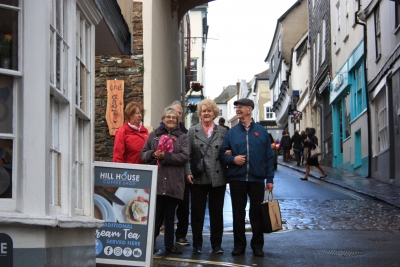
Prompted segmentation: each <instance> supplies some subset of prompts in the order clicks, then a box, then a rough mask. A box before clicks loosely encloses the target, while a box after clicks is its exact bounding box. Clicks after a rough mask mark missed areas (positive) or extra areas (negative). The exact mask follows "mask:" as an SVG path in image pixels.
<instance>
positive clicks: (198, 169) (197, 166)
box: [190, 135, 214, 175]
mask: <svg viewBox="0 0 400 267" xmlns="http://www.w3.org/2000/svg"><path fill="white" fill-rule="evenodd" d="M213 136H214V135H212V136H211V137H210V142H208V144H207V148H206V151H205V152H204V154H203V155H201V156H200V157H193V158H191V159H190V170H191V171H192V174H193V175H200V174H202V173H203V172H204V155H207V150H208V147H209V146H210V144H211V141H212V138H213Z"/></svg>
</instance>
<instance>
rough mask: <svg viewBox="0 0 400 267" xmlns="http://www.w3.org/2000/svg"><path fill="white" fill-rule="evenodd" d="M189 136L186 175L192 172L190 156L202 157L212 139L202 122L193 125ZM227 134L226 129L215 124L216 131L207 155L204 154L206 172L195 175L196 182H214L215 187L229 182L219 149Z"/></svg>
mask: <svg viewBox="0 0 400 267" xmlns="http://www.w3.org/2000/svg"><path fill="white" fill-rule="evenodd" d="M187 135H188V138H189V153H190V154H189V162H188V163H186V168H185V175H187V174H192V171H191V170H190V158H193V157H200V156H201V155H202V154H203V155H204V152H205V151H206V148H207V144H208V143H209V142H210V139H209V138H208V137H207V135H206V133H205V132H204V129H203V126H202V124H201V123H198V124H196V125H194V126H192V127H191V128H190V129H189V132H188V134H187ZM225 135H226V129H225V128H224V127H221V126H219V125H216V124H214V132H213V135H212V137H211V138H212V141H211V143H210V147H209V148H208V150H207V155H204V169H205V172H204V173H203V174H201V175H198V176H194V179H195V182H194V183H195V184H212V186H213V187H215V186H221V185H226V183H227V182H228V180H227V177H226V167H225V166H224V165H223V164H222V163H221V162H220V160H219V158H218V153H219V150H220V149H221V146H222V143H223V141H224V138H225Z"/></svg>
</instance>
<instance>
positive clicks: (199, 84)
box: [190, 83, 204, 92]
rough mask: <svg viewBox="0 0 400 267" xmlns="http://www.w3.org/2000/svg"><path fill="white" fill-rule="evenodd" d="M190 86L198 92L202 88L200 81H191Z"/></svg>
mask: <svg viewBox="0 0 400 267" xmlns="http://www.w3.org/2000/svg"><path fill="white" fill-rule="evenodd" d="M190 88H191V89H192V90H193V91H194V92H200V91H201V89H203V88H204V86H203V85H202V84H201V83H192V85H191V86H190Z"/></svg>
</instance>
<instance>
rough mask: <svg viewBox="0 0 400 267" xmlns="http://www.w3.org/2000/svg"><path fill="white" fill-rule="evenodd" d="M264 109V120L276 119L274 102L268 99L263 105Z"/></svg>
mask: <svg viewBox="0 0 400 267" xmlns="http://www.w3.org/2000/svg"><path fill="white" fill-rule="evenodd" d="M263 111H264V120H266V121H275V120H276V114H275V112H273V111H272V103H271V102H270V101H268V102H267V103H265V104H264V105H263Z"/></svg>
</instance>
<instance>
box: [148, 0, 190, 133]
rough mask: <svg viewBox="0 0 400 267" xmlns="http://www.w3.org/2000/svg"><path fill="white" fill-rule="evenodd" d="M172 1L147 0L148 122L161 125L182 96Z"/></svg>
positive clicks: (176, 22)
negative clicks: (167, 111) (164, 113)
mask: <svg viewBox="0 0 400 267" xmlns="http://www.w3.org/2000/svg"><path fill="white" fill-rule="evenodd" d="M173 15H174V16H172V13H171V6H170V1H165V0H146V1H143V50H144V84H143V102H144V109H145V116H144V124H145V125H150V126H152V127H154V128H156V127H158V126H159V122H160V121H161V115H162V112H163V110H164V108H166V107H167V106H168V105H169V104H171V103H172V102H173V101H174V100H177V99H180V95H181V88H182V86H183V85H182V79H181V78H182V75H183V66H182V60H181V51H182V50H181V49H182V47H181V45H182V44H181V43H180V42H178V40H181V38H180V37H181V35H180V32H179V24H178V21H177V12H174V14H173Z"/></svg>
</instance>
